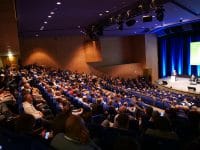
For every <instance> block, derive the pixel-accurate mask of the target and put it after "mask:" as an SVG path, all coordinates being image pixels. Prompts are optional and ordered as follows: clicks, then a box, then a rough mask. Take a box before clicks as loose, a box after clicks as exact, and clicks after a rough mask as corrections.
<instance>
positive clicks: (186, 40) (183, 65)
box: [158, 32, 200, 78]
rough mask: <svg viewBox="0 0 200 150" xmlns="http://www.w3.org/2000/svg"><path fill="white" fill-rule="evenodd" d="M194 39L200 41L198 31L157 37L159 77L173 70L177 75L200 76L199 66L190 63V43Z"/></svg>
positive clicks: (169, 73) (168, 74) (167, 74)
mask: <svg viewBox="0 0 200 150" xmlns="http://www.w3.org/2000/svg"><path fill="white" fill-rule="evenodd" d="M196 41H200V33H191V32H190V33H189V32H188V33H179V34H178V35H171V36H165V37H162V38H159V39H158V47H159V48H158V57H159V59H158V61H159V77H160V78H162V77H166V76H170V75H171V74H172V71H173V70H176V72H177V74H178V75H188V76H190V75H191V74H194V75H196V76H200V66H193V65H192V66H191V65H190V43H191V42H196ZM199 59H200V58H199Z"/></svg>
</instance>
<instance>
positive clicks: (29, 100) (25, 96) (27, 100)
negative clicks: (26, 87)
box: [24, 94, 33, 103]
mask: <svg viewBox="0 0 200 150" xmlns="http://www.w3.org/2000/svg"><path fill="white" fill-rule="evenodd" d="M25 101H26V102H29V103H32V102H33V97H32V95H31V94H26V95H24V102H25Z"/></svg>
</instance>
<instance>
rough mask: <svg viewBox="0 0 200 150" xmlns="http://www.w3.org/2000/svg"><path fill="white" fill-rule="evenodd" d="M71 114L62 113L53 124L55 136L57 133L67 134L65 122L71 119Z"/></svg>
mask: <svg viewBox="0 0 200 150" xmlns="http://www.w3.org/2000/svg"><path fill="white" fill-rule="evenodd" d="M69 115H70V113H65V112H64V113H60V114H58V115H57V116H56V117H55V118H54V120H53V122H52V129H53V134H54V135H56V134H57V133H61V132H62V133H64V132H65V122H66V119H67V118H68V117H69Z"/></svg>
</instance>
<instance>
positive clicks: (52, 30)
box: [16, 0, 200, 36]
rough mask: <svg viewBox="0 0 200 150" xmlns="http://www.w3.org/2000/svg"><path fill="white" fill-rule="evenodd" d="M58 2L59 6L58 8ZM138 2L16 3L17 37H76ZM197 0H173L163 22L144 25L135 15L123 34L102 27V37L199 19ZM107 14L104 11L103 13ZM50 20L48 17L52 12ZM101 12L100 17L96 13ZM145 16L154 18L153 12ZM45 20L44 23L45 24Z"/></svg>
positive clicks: (54, 0)
mask: <svg viewBox="0 0 200 150" xmlns="http://www.w3.org/2000/svg"><path fill="white" fill-rule="evenodd" d="M57 2H61V5H57V4H56V3H57ZM136 2H137V0H72V1H68V0H16V10H17V18H18V29H19V35H20V36H57V35H77V34H81V32H80V31H82V30H83V28H85V27H86V26H88V25H90V24H93V23H97V22H99V21H100V20H102V19H103V18H106V17H108V16H111V15H112V14H115V13H116V12H119V10H125V9H126V8H127V9H128V8H130V6H135V5H136ZM199 8H200V1H199V0H190V1H188V0H174V1H170V2H168V3H165V4H164V9H165V12H164V14H165V17H164V20H163V21H162V22H159V21H158V20H157V19H156V18H153V20H152V21H151V22H147V23H144V22H143V21H142V15H137V16H136V17H135V20H136V21H137V22H136V24H135V25H134V26H131V27H128V26H126V25H124V28H123V31H120V30H118V29H117V25H112V26H110V27H106V28H104V35H108V36H109V35H132V34H141V33H144V32H146V31H149V30H154V29H156V28H159V27H164V26H168V25H171V24H177V23H180V20H181V21H182V22H188V21H191V20H197V19H199V14H200V12H199ZM107 10H108V11H109V12H106V11H107ZM52 11H53V12H54V14H53V15H51V16H52V17H51V18H48V16H49V15H50V13H51V12H52ZM100 13H102V16H100V15H99V14H100ZM148 14H150V15H152V16H155V11H150V12H149V13H148ZM45 21H47V24H45V23H44V22H45Z"/></svg>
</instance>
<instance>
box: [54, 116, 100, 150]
mask: <svg viewBox="0 0 200 150" xmlns="http://www.w3.org/2000/svg"><path fill="white" fill-rule="evenodd" d="M51 145H52V146H53V147H54V148H55V149H59V150H64V149H82V150H95V149H96V150H98V149H100V148H99V147H98V146H96V145H95V144H94V143H93V142H92V141H91V140H90V139H89V133H88V130H87V128H86V127H85V124H84V121H83V119H82V118H81V117H79V116H75V115H70V116H69V117H68V118H67V119H66V121H65V133H58V134H57V135H56V136H55V137H54V138H53V140H52V141H51Z"/></svg>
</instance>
